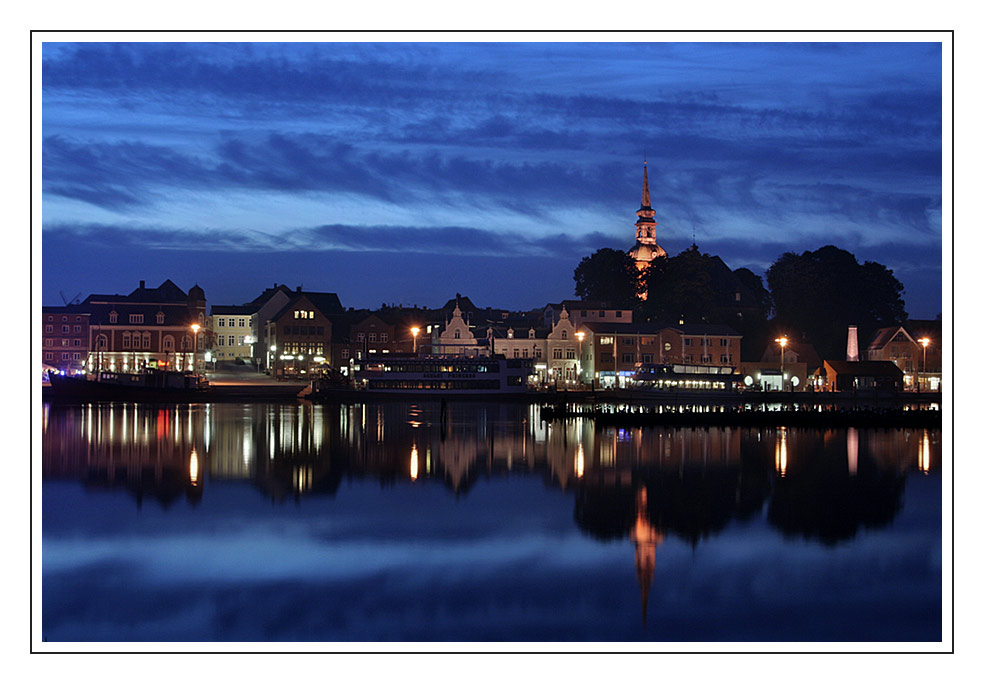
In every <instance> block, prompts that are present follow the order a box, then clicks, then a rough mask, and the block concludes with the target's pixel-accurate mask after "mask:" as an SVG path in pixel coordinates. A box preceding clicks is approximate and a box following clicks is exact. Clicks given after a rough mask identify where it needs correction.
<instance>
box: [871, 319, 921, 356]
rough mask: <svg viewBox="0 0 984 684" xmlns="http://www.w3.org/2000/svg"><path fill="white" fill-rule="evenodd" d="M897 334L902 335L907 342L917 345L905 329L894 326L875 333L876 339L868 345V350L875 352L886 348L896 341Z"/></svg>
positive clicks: (880, 329)
mask: <svg viewBox="0 0 984 684" xmlns="http://www.w3.org/2000/svg"><path fill="white" fill-rule="evenodd" d="M896 334H901V335H902V336H903V337H904V338H905V341H907V342H911V343H912V344H916V341H915V340H914V339H912V335H910V334H909V333H908V331H907V330H906V329H905V328H904V327H902V326H901V325H894V326H891V327H888V328H879V329H878V331H877V332H875V335H874V337H872V338H871V342H869V343H868V349H869V350H874V349H882V348H884V347H885V345H886V344H888V343H889V342H891V341H892V340H893V339H895V337H896Z"/></svg>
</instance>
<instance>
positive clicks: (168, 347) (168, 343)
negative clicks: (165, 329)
mask: <svg viewBox="0 0 984 684" xmlns="http://www.w3.org/2000/svg"><path fill="white" fill-rule="evenodd" d="M173 349H174V338H173V337H171V336H170V335H165V336H164V351H172V350H173Z"/></svg>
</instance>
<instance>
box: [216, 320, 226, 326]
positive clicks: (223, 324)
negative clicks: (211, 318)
mask: <svg viewBox="0 0 984 684" xmlns="http://www.w3.org/2000/svg"><path fill="white" fill-rule="evenodd" d="M215 327H217V328H224V327H225V319H224V318H220V319H219V323H218V325H216V326H215Z"/></svg>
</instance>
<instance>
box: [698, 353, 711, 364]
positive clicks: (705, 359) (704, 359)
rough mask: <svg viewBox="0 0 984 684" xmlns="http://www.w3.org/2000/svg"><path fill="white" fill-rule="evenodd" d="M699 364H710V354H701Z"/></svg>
mask: <svg viewBox="0 0 984 684" xmlns="http://www.w3.org/2000/svg"><path fill="white" fill-rule="evenodd" d="M700 362H701V363H710V362H711V355H710V354H701V355H700Z"/></svg>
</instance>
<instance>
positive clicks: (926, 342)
mask: <svg viewBox="0 0 984 684" xmlns="http://www.w3.org/2000/svg"><path fill="white" fill-rule="evenodd" d="M918 342H919V344H921V345H922V348H923V369H922V372H923V375H925V374H926V347H928V346H929V342H930V339H929V338H928V337H920V338H919V340H918ZM919 381H920V378H916V391H922V389H921V387H920V384H919Z"/></svg>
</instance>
